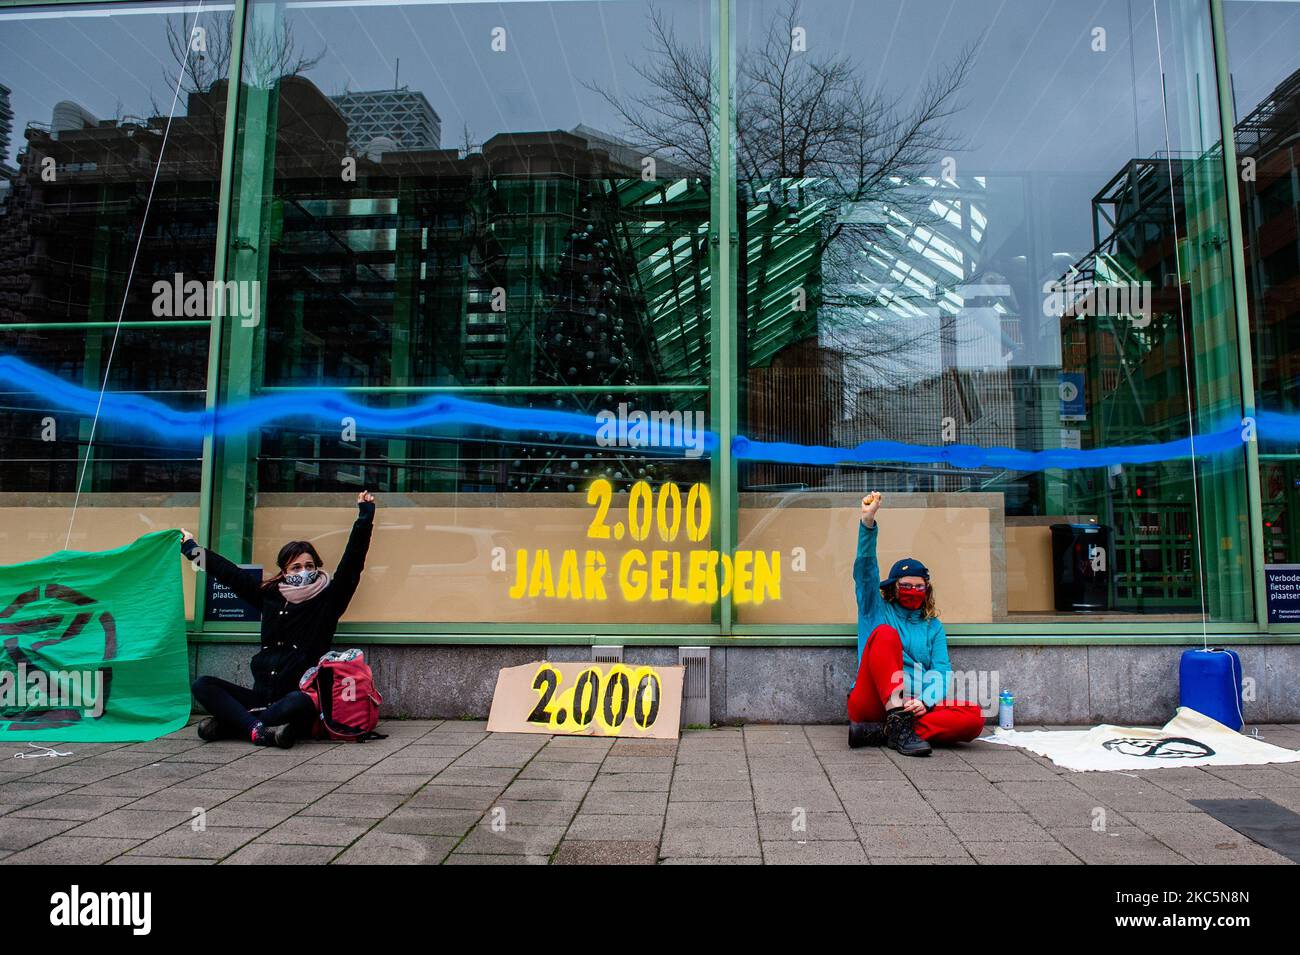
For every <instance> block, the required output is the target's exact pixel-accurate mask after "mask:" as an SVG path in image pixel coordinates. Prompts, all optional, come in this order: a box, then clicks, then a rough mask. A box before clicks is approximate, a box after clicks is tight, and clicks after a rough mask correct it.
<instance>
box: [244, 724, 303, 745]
mask: <svg viewBox="0 0 1300 955" xmlns="http://www.w3.org/2000/svg"><path fill="white" fill-rule="evenodd" d="M293 741H294V733H293V728H292V727H291V726H290V725H289V724H288V723H285V724H284V725H283V726H266V725H264V724H262V723H258V724H257V726H255V727H254V728H253V745H254V746H278V747H279V748H280V749H288V748H289V747H290V746H292V745H293Z"/></svg>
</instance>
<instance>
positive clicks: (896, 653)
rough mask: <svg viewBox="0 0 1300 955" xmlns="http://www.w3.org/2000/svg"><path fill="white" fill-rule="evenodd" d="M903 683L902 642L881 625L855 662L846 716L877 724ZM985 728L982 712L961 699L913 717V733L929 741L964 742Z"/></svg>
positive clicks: (935, 706)
mask: <svg viewBox="0 0 1300 955" xmlns="http://www.w3.org/2000/svg"><path fill="white" fill-rule="evenodd" d="M902 682H903V643H902V641H901V640H899V638H898V631H897V630H895V629H894V628H893V627H890V626H886V625H885V624H881V625H880V626H879V627H876V629H875V630H872V631H871V636H869V637H867V648H866V650H865V651H863V654H862V659H861V660H859V661H858V679H857V682H856V683H854V684H853V692H852V693H850V694H849V719H850V720H851V721H852V722H854V723H880V722H883V721H884V719H885V707H886V705H888V702H889V698H890V697H891V696H893V695H894V691H895V690H897V689H898V687H899V686H900V685H902ZM983 731H984V714H983V713H981V712H980V708H979V707H978V706H976V705H975V704H974V703H966V702H964V701H961V700H955V701H953V702H945V703H936V704H935V705H934V706H932V707H931V708H930V709H929V710H928V711H926V714H925V715H924V716H921V717H918V718H917V720H916V735H917V736H919V737H921V739H923V740H928V741H929V742H931V743H965V742H967V741H969V740H973V739H974V738H975V737H977V736H979V735H980V733H982V732H983Z"/></svg>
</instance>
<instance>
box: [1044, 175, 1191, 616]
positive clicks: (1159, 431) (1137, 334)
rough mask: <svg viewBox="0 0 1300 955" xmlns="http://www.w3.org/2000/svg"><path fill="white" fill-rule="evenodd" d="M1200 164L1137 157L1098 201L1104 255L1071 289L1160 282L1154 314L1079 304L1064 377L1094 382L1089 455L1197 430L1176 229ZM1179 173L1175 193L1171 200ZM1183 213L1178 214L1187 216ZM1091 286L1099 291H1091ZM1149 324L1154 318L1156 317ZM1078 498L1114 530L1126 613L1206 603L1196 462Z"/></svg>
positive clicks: (1065, 345)
mask: <svg viewBox="0 0 1300 955" xmlns="http://www.w3.org/2000/svg"><path fill="white" fill-rule="evenodd" d="M1198 161H1199V160H1196V159H1192V160H1188V161H1186V162H1184V161H1180V160H1172V161H1171V160H1170V159H1167V158H1163V157H1161V158H1148V159H1133V160H1130V161H1129V162H1128V163H1126V164H1125V166H1124V167H1123V168H1122V169H1121V170H1120V171H1119V172H1117V173H1116V174H1115V175H1114V176H1113V177H1112V178H1111V179H1110V181H1109V182H1107V183H1106V185H1105V186H1104V187H1103V188H1102V189H1100V190H1099V191H1098V192H1097V194H1096V196H1095V197H1094V199H1093V222H1094V234H1095V235H1096V237H1097V245H1096V247H1095V248H1094V249H1093V250H1092V251H1091V252H1089V253H1088V254H1087V255H1085V256H1084V257H1083V258H1082V259H1080V260H1079V261H1078V262H1076V263H1075V264H1074V265H1073V266H1072V267H1071V271H1070V273H1068V274H1067V275H1066V276H1062V278H1061V282H1062V283H1063V284H1064V283H1066V282H1067V281H1069V282H1073V283H1074V284H1075V285H1076V286H1079V285H1083V283H1092V284H1094V285H1099V286H1123V285H1129V286H1140V285H1141V284H1142V283H1144V282H1145V283H1149V287H1150V314H1149V317H1148V316H1145V315H1139V314H1136V313H1133V314H1100V315H1099V314H1089V313H1088V310H1087V309H1084V308H1082V307H1081V306H1077V305H1071V304H1069V303H1067V306H1066V308H1065V310H1064V314H1062V316H1061V320H1060V321H1061V370H1062V373H1063V375H1077V376H1079V379H1081V380H1082V381H1083V396H1084V401H1083V407H1084V415H1083V419H1084V420H1082V421H1076V422H1070V424H1069V426H1070V427H1073V428H1078V429H1079V430H1080V431H1081V445H1082V447H1083V448H1084V449H1088V448H1097V447H1104V446H1113V445H1127V444H1146V443H1151V442H1157V441H1160V442H1163V441H1174V440H1178V439H1180V438H1185V437H1186V436H1187V435H1188V434H1189V431H1190V421H1189V411H1188V394H1187V387H1186V377H1185V375H1186V372H1185V368H1184V360H1185V357H1186V353H1185V349H1190V348H1192V347H1193V344H1192V342H1185V341H1184V339H1183V334H1182V328H1183V327H1184V325H1186V326H1187V327H1188V328H1190V327H1191V325H1192V313H1191V300H1190V298H1189V297H1188V296H1187V295H1186V294H1184V292H1185V290H1186V282H1187V281H1188V277H1187V276H1184V277H1183V279H1184V285H1183V286H1180V285H1179V281H1178V279H1179V276H1178V272H1177V265H1176V263H1175V249H1176V247H1177V246H1176V243H1175V239H1174V232H1173V229H1172V228H1171V227H1172V226H1173V225H1174V223H1175V222H1176V223H1177V230H1178V233H1179V234H1180V235H1182V234H1185V230H1186V225H1185V223H1186V219H1187V208H1186V202H1187V194H1186V193H1187V190H1188V189H1189V188H1190V186H1189V182H1190V180H1191V176H1190V175H1189V173H1190V172H1191V170H1192V169H1193V166H1194V164H1195V163H1196V162H1198ZM1171 176H1172V183H1173V191H1172V194H1171V191H1170V186H1171ZM1175 217H1176V218H1175ZM1083 287H1084V288H1085V289H1086V288H1087V287H1088V286H1086V285H1083ZM1148 318H1149V320H1148ZM1067 502H1068V506H1069V508H1070V510H1071V512H1072V513H1078V514H1090V515H1093V516H1095V517H1096V518H1097V519H1098V520H1099V521H1100V522H1101V523H1103V524H1107V525H1109V526H1111V527H1112V528H1113V533H1114V546H1115V555H1114V575H1113V580H1114V587H1115V594H1114V598H1115V605H1116V607H1117V608H1119V609H1140V608H1146V609H1159V608H1167V609H1171V610H1172V609H1181V608H1187V607H1191V606H1195V605H1196V603H1197V600H1198V593H1197V590H1196V550H1195V543H1194V540H1195V538H1194V531H1195V511H1194V501H1193V493H1192V485H1191V469H1190V466H1189V465H1188V464H1187V462H1186V461H1168V462H1163V463H1160V464H1149V465H1126V466H1124V467H1120V468H1112V469H1110V470H1109V471H1108V472H1106V473H1104V474H1096V473H1093V472H1073V473H1071V474H1070V475H1069V476H1068V492H1067Z"/></svg>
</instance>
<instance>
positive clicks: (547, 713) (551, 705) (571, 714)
mask: <svg viewBox="0 0 1300 955" xmlns="http://www.w3.org/2000/svg"><path fill="white" fill-rule="evenodd" d="M684 677H685V668H684V667H679V666H668V667H651V666H628V665H626V664H622V663H613V664H608V663H599V664H598V663H585V662H582V663H579V662H566V663H547V662H545V661H542V662H538V663H528V664H525V665H524V666H518V667H507V668H505V669H503V670H501V671H500V672H499V673H498V674H497V688H496V691H495V692H494V693H493V695H492V711H491V713H490V714H489V715H488V726H487V728H488V732H491V733H553V734H557V735H564V736H630V737H633V738H640V739H676V738H677V737H678V735H679V733H680V732H681V722H682V682H683V679H684Z"/></svg>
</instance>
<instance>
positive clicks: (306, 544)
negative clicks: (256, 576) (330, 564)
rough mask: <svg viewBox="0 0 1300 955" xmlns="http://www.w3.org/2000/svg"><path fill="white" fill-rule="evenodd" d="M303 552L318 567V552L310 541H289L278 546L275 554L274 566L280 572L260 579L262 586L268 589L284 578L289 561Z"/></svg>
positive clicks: (319, 563)
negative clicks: (278, 549) (278, 551)
mask: <svg viewBox="0 0 1300 955" xmlns="http://www.w3.org/2000/svg"><path fill="white" fill-rule="evenodd" d="M303 554H306V555H307V556H308V557H310V558H311V559H312V560H314V561H315V562H316V566H317V567H320V565H321V559H320V554H318V553H316V548H315V547H313V546H312V545H311V541H289V543H287V544H285V545H284V546H283V547H281V548H280V553H278V554H276V555H275V566H276V567H278V568H280V572H279V573H278V574H276V575H275V576H274V577H271V578H269V579H267V580H264V581H262V587H263V588H264V589H267V590H269V589H270V588H272V587H275V586H276V585H277V584H279V583H280V581H282V580H284V569H285V568H286V567H288V566H289V563H290V562H291V561H292V560H293V559H294V558H295V557H300V556H302V555H303Z"/></svg>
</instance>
